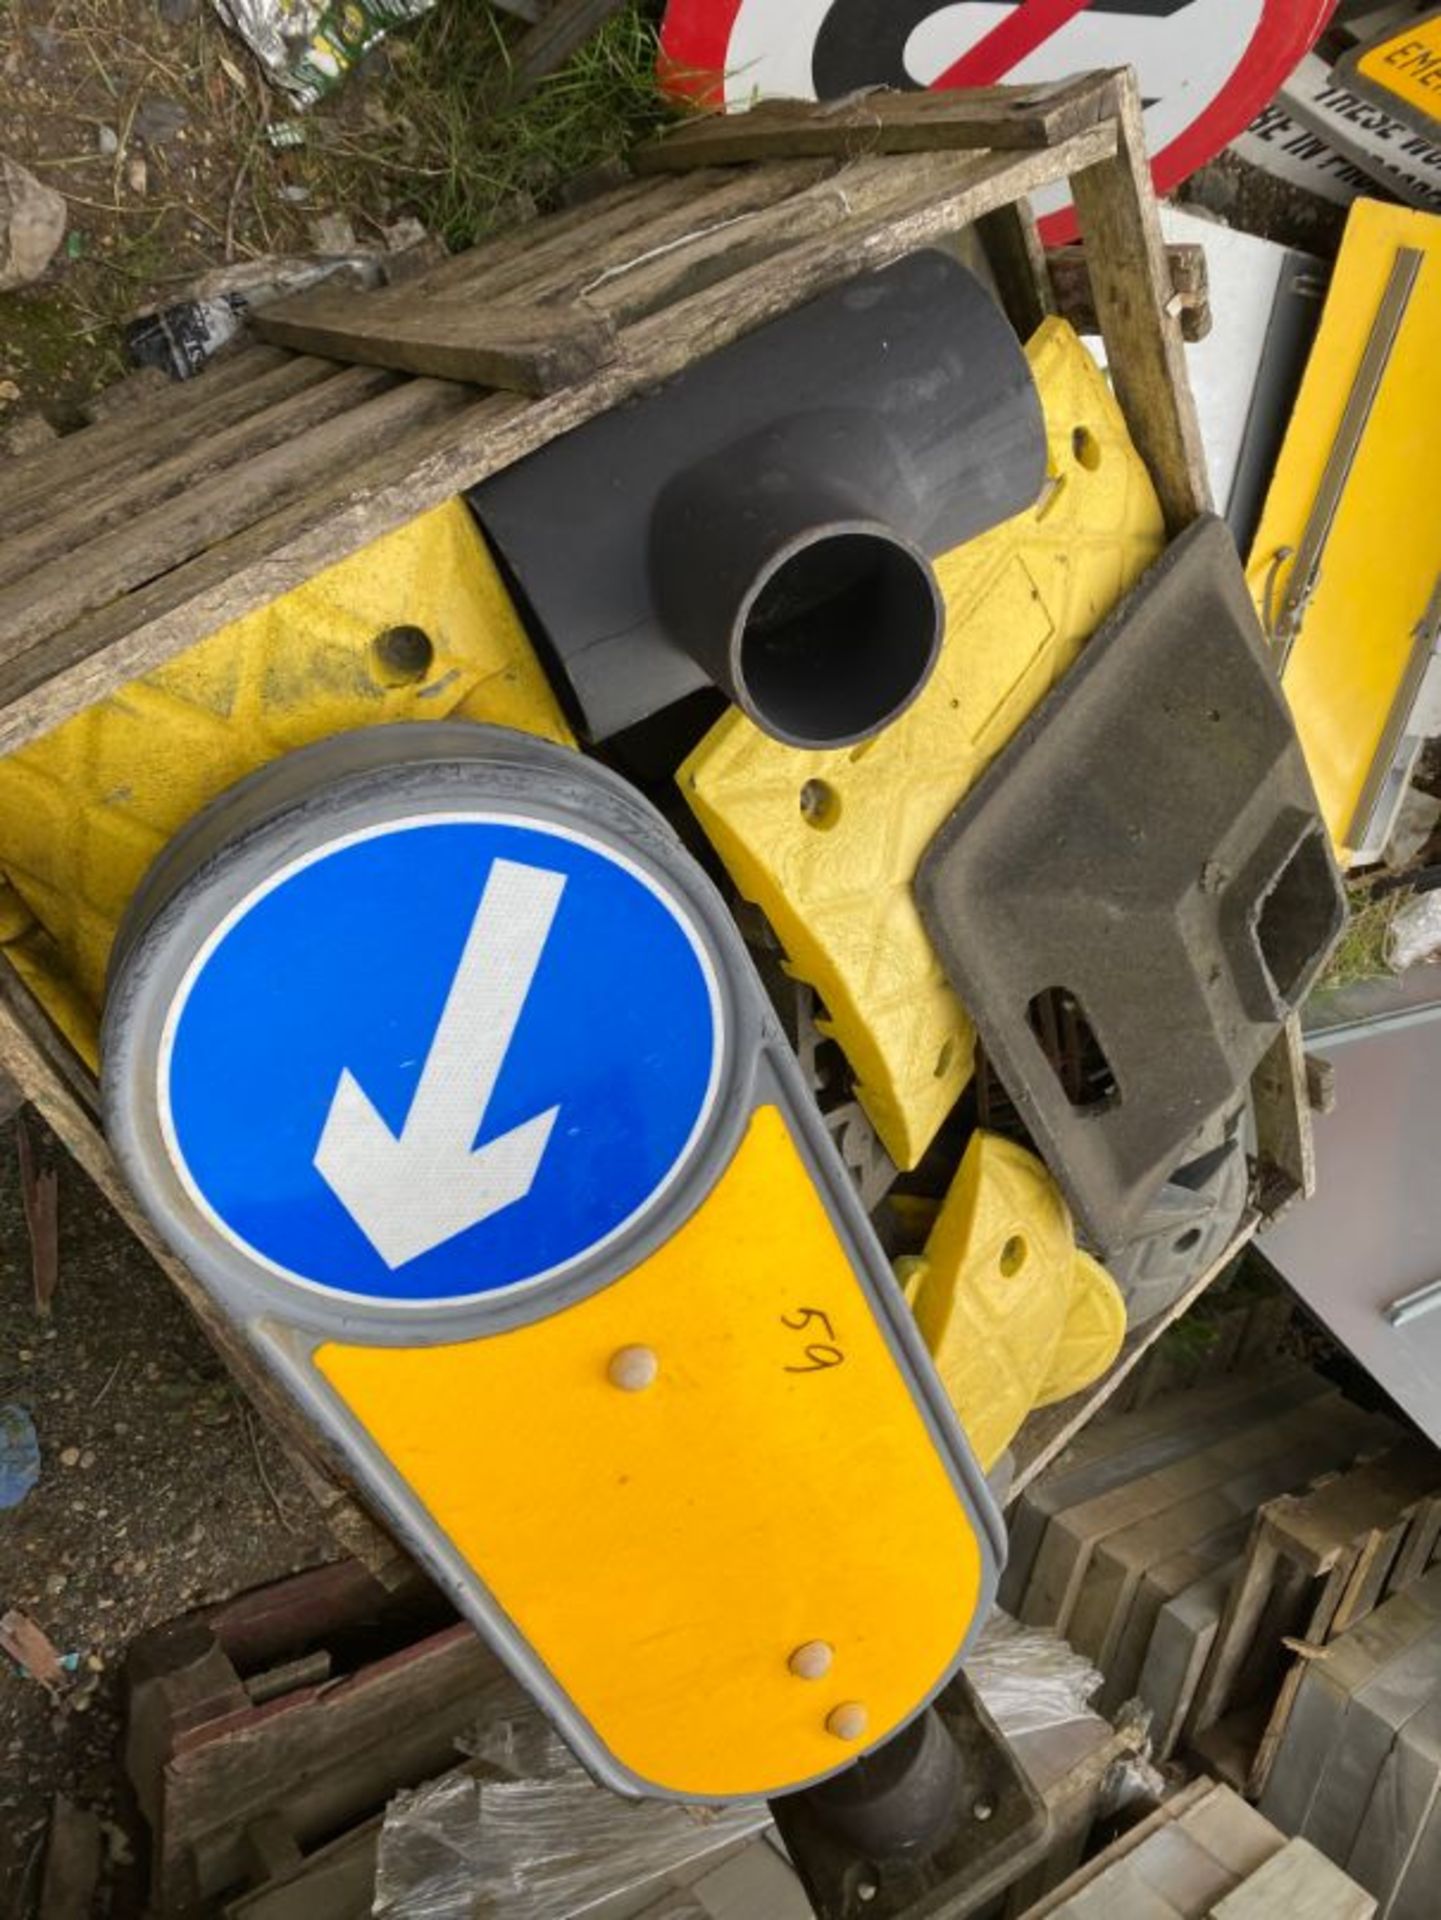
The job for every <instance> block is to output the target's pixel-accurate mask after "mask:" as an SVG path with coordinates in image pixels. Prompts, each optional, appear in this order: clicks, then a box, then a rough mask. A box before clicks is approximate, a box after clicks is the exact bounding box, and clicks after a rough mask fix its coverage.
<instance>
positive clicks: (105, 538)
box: [0, 380, 471, 661]
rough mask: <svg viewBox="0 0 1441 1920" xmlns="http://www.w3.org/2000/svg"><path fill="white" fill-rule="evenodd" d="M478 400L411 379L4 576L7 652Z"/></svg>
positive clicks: (8, 656)
mask: <svg viewBox="0 0 1441 1920" xmlns="http://www.w3.org/2000/svg"><path fill="white" fill-rule="evenodd" d="M470 403H471V395H470V394H469V392H468V390H467V389H466V388H464V387H457V386H452V385H451V384H450V383H449V382H447V381H441V380H408V381H404V382H402V383H401V384H400V385H399V386H396V387H392V388H391V389H390V390H389V391H388V392H385V393H381V394H378V395H376V396H375V397H374V398H372V399H370V400H368V401H366V402H364V403H363V404H362V405H360V406H358V407H353V408H351V409H350V410H349V411H348V412H346V413H344V414H341V415H340V416H338V417H337V418H335V419H331V420H325V421H322V422H321V424H320V425H319V426H317V427H314V428H312V429H311V430H310V431H309V432H307V433H305V434H302V435H301V436H300V437H299V438H298V439H292V440H290V441H287V442H286V443H284V444H283V445H281V446H278V447H272V448H271V449H270V450H269V451H268V452H266V453H262V454H258V455H257V456H255V457H254V458H253V459H251V460H248V461H246V462H245V464H244V465H243V466H241V467H238V468H236V469H234V470H232V471H230V472H226V473H219V474H214V475H212V476H211V478H210V479H209V480H205V481H202V482H201V484H200V485H199V486H197V487H193V488H191V489H189V490H188V491H187V492H185V493H184V494H182V495H181V496H180V497H179V498H178V499H176V500H172V501H167V502H166V503H165V504H164V505H162V506H160V507H157V508H154V509H152V510H151V511H150V512H149V513H146V514H142V515H141V516H140V517H139V518H138V519H136V520H133V521H130V522H128V523H126V524H124V525H121V526H118V527H115V528H112V529H111V531H110V532H108V533H103V534H101V535H100V537H99V538H98V539H96V540H92V541H90V542H89V543H87V545H86V546H85V548H84V549H83V551H82V552H81V553H79V554H76V555H74V556H73V557H71V558H69V559H66V560H58V561H52V562H51V563H50V564H49V565H48V566H45V567H42V568H40V569H39V570H38V571H37V572H35V573H32V574H30V575H29V576H28V577H27V578H25V579H23V580H19V581H16V582H13V583H10V582H7V583H6V584H5V585H4V586H0V660H6V661H8V660H13V659H15V658H16V657H17V656H19V655H21V654H24V653H29V652H32V651H33V650H34V649H36V648H38V647H40V646H41V643H42V642H44V641H45V640H47V639H48V638H49V637H50V636H51V635H52V634H56V633H58V632H60V631H62V630H63V629H64V628H65V627H66V626H67V625H69V624H70V623H72V622H74V621H76V620H78V619H80V618H82V617H83V616H84V615H85V614H87V613H91V612H93V611H94V610H96V609H97V608H101V607H105V606H108V605H111V604H113V603H115V602H116V601H118V600H119V599H120V597H121V596H122V595H123V594H125V593H126V592H127V591H129V590H130V589H132V588H134V587H137V586H141V585H143V584H144V583H145V582H147V581H150V580H153V579H155V578H156V577H157V576H160V575H163V574H164V573H166V572H167V571H168V570H169V569H171V568H172V567H174V566H176V565H178V564H182V563H184V562H185V561H187V560H190V559H191V558H192V557H193V556H194V555H195V554H197V553H201V552H204V551H205V550H206V549H207V548H210V547H214V546H216V545H217V544H218V543H219V542H221V541H223V540H224V539H225V538H226V536H227V535H230V534H234V533H239V532H242V531H243V530H244V529H245V528H247V527H249V526H253V525H254V524H255V523H256V522H257V521H259V520H261V519H264V518H267V517H268V516H269V515H270V514H271V513H272V512H273V511H274V510H275V509H276V507H277V506H280V505H283V504H284V502H286V501H287V500H294V499H297V498H299V497H301V496H303V495H305V494H306V493H307V492H308V491H309V490H310V489H312V488H313V487H314V486H315V485H316V484H317V483H318V482H322V481H324V480H326V479H327V478H329V477H330V476H332V475H333V474H334V473H335V472H336V471H337V469H338V468H343V467H344V466H345V465H346V464H347V463H349V462H351V461H360V460H364V459H365V457H366V456H367V455H368V454H371V453H374V452H376V451H378V450H379V449H381V448H384V447H386V446H387V445H389V444H391V443H392V442H393V441H395V440H396V439H398V438H399V437H400V436H401V435H403V434H404V433H405V432H406V430H407V429H411V428H414V427H417V426H423V425H424V424H426V423H427V422H429V421H435V420H443V419H445V418H446V417H447V416H453V415H454V414H456V413H458V412H461V411H463V410H464V409H465V408H466V407H467V406H468V405H469V404H470Z"/></svg>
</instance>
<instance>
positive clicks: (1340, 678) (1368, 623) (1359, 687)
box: [1246, 200, 1441, 865]
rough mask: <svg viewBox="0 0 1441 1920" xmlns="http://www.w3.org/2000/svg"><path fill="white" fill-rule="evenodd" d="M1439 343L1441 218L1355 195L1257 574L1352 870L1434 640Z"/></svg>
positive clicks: (1279, 467) (1254, 588)
mask: <svg viewBox="0 0 1441 1920" xmlns="http://www.w3.org/2000/svg"><path fill="white" fill-rule="evenodd" d="M1408 255H1409V256H1411V257H1409V258H1408ZM1398 272H1399V273H1400V275H1401V278H1400V279H1399V280H1398ZM1398 294H1399V295H1400V298H1398V297H1397V296H1398ZM1438 341H1441V217H1438V216H1437V215H1435V214H1426V213H1416V212H1412V211H1410V210H1408V209H1407V208H1404V207H1394V206H1383V205H1381V204H1380V203H1379V202H1377V201H1373V200H1358V201H1357V202H1356V203H1355V205H1354V206H1353V208H1352V210H1351V214H1350V217H1349V218H1348V220H1347V223H1346V233H1345V238H1344V240H1343V242H1342V246H1341V251H1340V254H1339V256H1338V258H1337V261H1336V267H1335V272H1334V273H1333V275H1332V278H1331V287H1330V291H1329V293H1328V294H1327V296H1326V307H1325V311H1324V313H1323V314H1322V316H1321V325H1320V329H1319V331H1318V332H1317V335H1316V342H1315V345H1314V346H1313V348H1312V350H1311V357H1310V359H1309V361H1308V362H1307V366H1306V373H1305V376H1304V378H1303V380H1302V382H1301V390H1300V393H1299V395H1298V397H1297V400H1296V406H1295V409H1294V411H1293V413H1292V416H1291V423H1290V425H1289V427H1288V428H1287V431H1286V439H1285V443H1284V445H1283V446H1282V449H1281V455H1280V458H1279V460H1278V461H1277V463H1276V471H1275V475H1274V477H1273V478H1272V481H1271V488H1270V492H1269V493H1268V495H1267V497H1266V505H1265V509H1264V511H1263V513H1262V516H1261V523H1260V526H1259V527H1258V529H1257V532H1256V539H1255V543H1254V545H1253V547H1252V549H1251V555H1250V559H1249V561H1248V563H1247V569H1246V576H1247V582H1248V585H1249V587H1250V589H1251V594H1252V598H1253V599H1254V601H1255V603H1256V607H1257V610H1258V612H1259V613H1260V615H1261V620H1262V624H1263V625H1264V626H1265V627H1266V628H1267V630H1268V632H1269V633H1271V634H1272V635H1273V636H1274V637H1276V638H1277V640H1278V644H1279V647H1280V651H1281V652H1282V654H1283V656H1284V660H1285V664H1284V670H1283V673H1282V688H1283V690H1284V692H1285V695H1286V699H1287V702H1288V704H1289V706H1290V708H1291V712H1292V715H1293V716H1294V718H1295V722H1296V730H1297V733H1298V734H1299V735H1300V739H1301V746H1302V749H1303V750H1304V752H1305V755H1306V764H1307V766H1308V768H1309V769H1310V773H1311V778H1312V780H1313V781H1314V783H1315V787H1316V796H1317V799H1318V801H1319V803H1320V807H1321V813H1322V816H1323V818H1324V820H1325V822H1326V826H1327V830H1328V831H1329V833H1330V836H1331V841H1332V844H1333V846H1334V847H1335V849H1336V853H1337V856H1338V858H1339V859H1340V860H1341V862H1342V864H1343V865H1345V864H1347V863H1348V861H1349V860H1350V858H1351V856H1352V854H1353V853H1354V852H1355V850H1356V849H1357V848H1358V847H1359V846H1361V845H1364V844H1365V842H1366V839H1367V828H1368V821H1369V816H1370V814H1371V812H1372V808H1371V807H1370V805H1369V804H1363V802H1365V801H1366V799H1367V796H1368V795H1370V796H1373V797H1374V798H1375V799H1377V800H1378V801H1379V799H1380V798H1381V785H1382V783H1384V781H1385V779H1386V776H1387V775H1388V774H1389V773H1390V770H1391V766H1392V761H1393V756H1394V753H1395V751H1396V750H1397V749H1398V748H1399V747H1400V745H1401V743H1402V742H1403V741H1404V738H1405V733H1406V721H1407V717H1408V715H1407V711H1406V709H1407V707H1408V705H1409V704H1410V703H1411V702H1412V700H1413V698H1414V695H1415V694H1416V692H1417V690H1418V687H1419V684H1420V683H1419V681H1418V679H1417V671H1416V670H1417V669H1418V667H1419V668H1420V669H1421V670H1422V671H1423V672H1424V670H1425V668H1426V664H1427V661H1426V656H1427V654H1428V652H1429V651H1430V650H1431V648H1432V647H1433V646H1434V644H1435V642H1436V639H1437V634H1436V631H1435V628H1436V624H1437V620H1438V615H1441V595H1438V588H1441V513H1438V511H1437V507H1436V501H1435V497H1434V488H1433V487H1432V485H1431V484H1430V478H1429V476H1430V475H1431V474H1432V472H1433V470H1434V466H1435V457H1436V427H1435V418H1434V409H1433V408H1432V407H1431V406H1430V405H1429V404H1428V396H1429V395H1430V394H1431V393H1432V392H1433V391H1434V387H1435V380H1436V357H1437V342H1438ZM1308 556H1309V559H1310V560H1311V561H1312V562H1313V564H1310V565H1308V564H1307V559H1308ZM1298 569H1299V571H1298ZM1425 730H1426V731H1434V728H1433V727H1431V726H1429V725H1428V726H1427V727H1426V728H1425ZM1403 784H1404V783H1403ZM1382 837H1383V838H1384V833H1383V836H1382Z"/></svg>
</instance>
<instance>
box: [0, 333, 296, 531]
mask: <svg viewBox="0 0 1441 1920" xmlns="http://www.w3.org/2000/svg"><path fill="white" fill-rule="evenodd" d="M286 364H287V362H286V356H285V355H284V354H283V353H281V352H280V351H279V350H278V349H277V348H275V347H245V348H242V349H241V350H240V351H238V352H236V353H227V354H222V355H221V356H220V358H219V359H218V360H216V361H215V362H213V364H212V365H210V366H208V367H207V368H206V369H205V371H204V373H203V374H200V375H199V376H198V377H197V378H196V379H194V380H183V381H174V382H167V386H168V387H169V391H168V393H167V394H166V404H165V409H164V411H165V417H166V418H167V419H168V420H171V421H174V422H176V423H177V425H178V423H179V422H181V421H183V420H187V419H188V420H189V421H191V423H192V424H193V423H194V422H195V421H196V420H197V419H203V418H204V417H205V416H206V414H207V412H208V409H209V408H210V406H211V404H212V403H213V402H214V401H215V400H216V399H217V398H218V397H219V396H220V395H221V394H226V395H233V394H234V392H235V390H236V389H237V388H239V387H244V386H248V385H249V384H250V382H251V381H252V380H256V379H259V378H261V377H262V376H264V375H265V374H268V373H274V372H275V371H276V370H277V369H279V368H280V367H283V366H285V365H286ZM332 371H333V369H332ZM245 404H246V403H245V402H241V406H242V408H243V407H244V405H245ZM237 417H238V416H237ZM127 429H128V431H129V434H130V435H133V434H134V432H135V421H134V419H133V418H126V419H115V420H107V421H104V422H102V423H100V424H98V425H96V426H91V427H81V428H80V429H79V430H78V431H76V432H75V433H67V434H62V435H61V436H60V437H59V438H58V439H55V440H51V441H49V442H47V443H46V444H45V445H44V446H41V447H37V448H36V449H35V451H34V452H33V453H27V454H21V455H17V456H16V457H15V458H14V459H12V460H7V461H6V462H5V463H4V465H3V466H0V508H3V509H5V510H6V518H5V525H6V526H7V528H8V526H9V524H10V520H9V514H10V512H11V511H12V510H13V509H14V506H15V503H16V501H17V500H19V499H21V498H26V497H29V496H30V495H31V494H32V493H34V492H36V491H37V490H41V489H53V488H56V487H63V486H65V485H67V484H68V483H69V482H70V481H72V480H74V479H75V478H76V477H77V476H86V475H89V474H91V473H93V472H94V471H95V469H96V467H97V466H98V465H101V464H103V463H104V462H105V461H106V460H108V459H109V458H110V457H111V456H112V455H113V454H115V453H117V452H119V451H122V450H123V449H124V447H125V445H126V439H127Z"/></svg>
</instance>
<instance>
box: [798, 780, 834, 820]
mask: <svg viewBox="0 0 1441 1920" xmlns="http://www.w3.org/2000/svg"><path fill="white" fill-rule="evenodd" d="M840 817H841V796H840V795H839V794H838V793H837V792H836V790H835V788H834V787H833V786H830V785H829V784H828V783H827V782H826V781H824V780H807V782H806V783H805V785H804V786H803V787H802V788H801V818H802V819H803V820H804V821H805V823H806V825H807V826H810V827H817V828H819V829H820V830H821V831H822V832H825V831H827V830H828V829H829V828H831V827H833V826H834V825H835V824H836V822H837V820H839V819H840Z"/></svg>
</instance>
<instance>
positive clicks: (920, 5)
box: [661, 0, 1332, 243]
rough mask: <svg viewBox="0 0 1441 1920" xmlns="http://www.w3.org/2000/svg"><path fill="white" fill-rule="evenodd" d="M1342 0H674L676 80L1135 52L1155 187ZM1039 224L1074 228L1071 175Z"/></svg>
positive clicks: (815, 89) (718, 102)
mask: <svg viewBox="0 0 1441 1920" xmlns="http://www.w3.org/2000/svg"><path fill="white" fill-rule="evenodd" d="M1331 6H1332V0H1091V4H1087V0H941V3H940V4H938V0H670V4H669V6H668V7H667V9H666V16H665V25H664V27H663V29H662V34H661V48H662V67H663V77H664V79H665V83H666V85H667V87H668V88H669V89H670V90H671V91H672V92H674V93H678V94H682V95H685V96H688V97H690V98H692V99H699V100H702V101H704V102H706V103H707V104H709V105H712V106H717V107H719V106H724V107H726V108H729V109H730V110H732V111H734V110H736V109H739V108H744V107H747V106H749V105H750V104H751V102H752V101H754V100H756V99H762V98H767V99H770V98H785V99H792V100H834V99H838V98H839V97H840V96H841V95H843V94H846V93H850V92H853V91H854V90H855V89H856V88H857V87H866V86H892V87H964V86H993V85H995V84H996V82H998V81H1001V80H1009V81H1036V80H1062V79H1065V78H1066V77H1067V75H1069V74H1073V73H1082V72H1084V71H1085V70H1086V69H1088V68H1093V67H1119V66H1127V65H1129V66H1133V67H1135V69H1136V71H1137V74H1138V75H1139V78H1140V85H1141V96H1142V98H1143V100H1144V101H1145V103H1146V141H1147V145H1148V146H1149V148H1150V151H1151V155H1152V162H1151V168H1152V174H1153V177H1154V179H1155V182H1156V190H1157V192H1158V193H1165V192H1167V191H1169V189H1170V188H1172V187H1173V186H1175V185H1176V183H1177V182H1178V181H1180V180H1184V179H1185V178H1186V176H1187V174H1189V173H1193V172H1194V171H1195V169H1196V168H1197V167H1199V166H1200V165H1201V164H1202V163H1203V162H1204V161H1206V160H1209V159H1211V158H1212V157H1213V156H1214V155H1215V154H1217V153H1219V152H1220V150H1221V148H1222V147H1224V146H1225V145H1226V143H1227V141H1229V140H1232V139H1234V138H1235V136H1236V135H1237V134H1238V133H1240V132H1241V131H1242V130H1243V129H1244V128H1245V127H1246V126H1247V125H1249V123H1250V122H1251V120H1252V119H1253V118H1254V117H1255V115H1256V114H1257V112H1258V111H1259V110H1260V109H1261V108H1262V107H1263V106H1265V104H1266V102H1267V101H1268V100H1270V99H1271V97H1272V95H1273V94H1274V93H1275V92H1276V91H1277V89H1278V88H1279V86H1280V85H1281V82H1282V81H1283V80H1284V79H1285V78H1286V76H1287V74H1289V73H1290V72H1291V70H1292V68H1293V67H1294V66H1295V65H1296V63H1297V62H1298V61H1299V60H1300V59H1301V56H1302V55H1303V54H1304V53H1306V52H1307V51H1308V49H1309V48H1310V46H1311V44H1312V42H1313V41H1314V40H1315V38H1316V36H1317V35H1318V34H1319V33H1320V31H1321V28H1322V26H1323V25H1324V24H1325V21H1326V18H1327V16H1328V14H1329V13H1330V11H1331ZM1036 204H1037V210H1038V211H1039V212H1042V213H1044V214H1045V215H1046V218H1045V219H1044V221H1043V222H1042V232H1043V233H1044V234H1045V237H1046V239H1047V240H1049V241H1051V242H1053V243H1054V242H1057V241H1061V240H1067V239H1070V238H1072V237H1073V236H1074V232H1075V222H1074V219H1073V216H1072V214H1071V211H1070V208H1069V205H1068V204H1067V196H1066V194H1065V192H1064V189H1053V190H1051V191H1050V193H1049V195H1044V194H1043V195H1037V197H1036Z"/></svg>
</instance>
